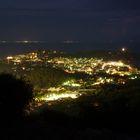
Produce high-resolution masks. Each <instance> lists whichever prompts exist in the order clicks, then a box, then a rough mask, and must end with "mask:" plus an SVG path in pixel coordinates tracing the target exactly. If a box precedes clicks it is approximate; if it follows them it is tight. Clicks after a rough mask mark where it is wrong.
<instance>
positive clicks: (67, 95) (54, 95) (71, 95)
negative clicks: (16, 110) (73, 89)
mask: <svg viewBox="0 0 140 140" xmlns="http://www.w3.org/2000/svg"><path fill="white" fill-rule="evenodd" d="M66 98H72V99H76V98H78V93H61V94H58V93H51V94H49V95H46V96H43V97H40V98H39V99H36V100H40V101H46V102H48V101H56V100H61V99H66Z"/></svg>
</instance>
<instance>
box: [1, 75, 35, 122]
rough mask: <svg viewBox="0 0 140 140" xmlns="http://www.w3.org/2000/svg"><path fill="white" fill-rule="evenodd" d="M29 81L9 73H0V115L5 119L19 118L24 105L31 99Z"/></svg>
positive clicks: (31, 93)
mask: <svg viewBox="0 0 140 140" xmlns="http://www.w3.org/2000/svg"><path fill="white" fill-rule="evenodd" d="M32 89H33V88H32V86H31V85H30V84H29V83H26V82H25V81H24V80H22V79H17V78H16V77H14V76H12V75H10V74H0V112H1V115H0V117H1V118H2V119H6V120H9V121H10V120H13V119H14V120H17V119H18V118H21V116H22V114H23V110H24V108H25V106H26V105H28V104H29V102H30V101H31V100H32V99H33V92H32V91H33V90H32Z"/></svg>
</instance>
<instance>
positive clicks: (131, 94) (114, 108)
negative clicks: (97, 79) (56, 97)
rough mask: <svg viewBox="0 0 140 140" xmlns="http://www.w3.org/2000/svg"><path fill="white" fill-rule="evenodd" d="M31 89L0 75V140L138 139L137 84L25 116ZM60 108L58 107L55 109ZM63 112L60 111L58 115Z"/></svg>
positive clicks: (139, 96) (139, 99)
mask: <svg viewBox="0 0 140 140" xmlns="http://www.w3.org/2000/svg"><path fill="white" fill-rule="evenodd" d="M32 100H33V87H32V86H31V85H30V84H29V83H27V82H24V80H22V79H17V78H15V77H13V76H12V75H9V74H1V75H0V127H1V138H2V139H8V140H10V139H14V140H16V139H24V140H26V139H70V140H73V139H87V140H91V139H95V140H96V139H97V140H101V139H112V140H116V139H119V140H120V139H123V140H124V139H128V140H129V139H139V138H140V135H139V126H140V119H139V118H140V115H139V114H140V80H139V79H138V80H134V81H130V82H129V81H128V83H127V84H126V85H122V86H119V85H118V86H116V85H115V86H114V85H104V86H103V87H102V89H101V91H100V92H99V93H98V94H96V95H94V96H93V95H91V94H90V95H89V96H87V95H86V96H81V97H80V98H78V99H76V100H68V101H61V105H60V103H56V107H55V104H54V105H53V106H54V108H56V109H51V107H49V106H47V105H46V106H44V107H43V108H42V111H41V112H40V113H33V114H29V115H28V114H27V113H26V109H27V107H28V106H29V103H30V102H31V101H32ZM58 104H59V106H57V105H58ZM59 108H63V111H59Z"/></svg>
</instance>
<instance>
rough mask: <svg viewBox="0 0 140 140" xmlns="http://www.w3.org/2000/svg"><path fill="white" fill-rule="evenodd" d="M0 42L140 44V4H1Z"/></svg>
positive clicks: (21, 0)
mask: <svg viewBox="0 0 140 140" xmlns="http://www.w3.org/2000/svg"><path fill="white" fill-rule="evenodd" d="M0 7H1V9H0V19H1V22H0V31H1V32H0V39H4V40H5V39H11V40H16V39H24V38H27V39H28V38H29V39H33V40H52V41H55V40H59V41H61V40H66V39H71V40H85V41H91V40H92V41H100V40H102V41H103V40H107V41H110V40H132V39H137V40H139V36H140V27H139V26H140V12H139V11H140V2H139V0H3V1H2V0H1V1H0Z"/></svg>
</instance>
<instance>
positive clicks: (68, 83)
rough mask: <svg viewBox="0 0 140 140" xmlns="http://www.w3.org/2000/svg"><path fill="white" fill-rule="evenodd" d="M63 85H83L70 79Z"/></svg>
mask: <svg viewBox="0 0 140 140" xmlns="http://www.w3.org/2000/svg"><path fill="white" fill-rule="evenodd" d="M62 85H63V86H71V87H80V86H81V85H80V84H78V83H75V81H74V80H68V81H66V82H64V83H63V84H62Z"/></svg>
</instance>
